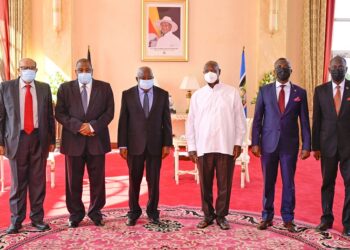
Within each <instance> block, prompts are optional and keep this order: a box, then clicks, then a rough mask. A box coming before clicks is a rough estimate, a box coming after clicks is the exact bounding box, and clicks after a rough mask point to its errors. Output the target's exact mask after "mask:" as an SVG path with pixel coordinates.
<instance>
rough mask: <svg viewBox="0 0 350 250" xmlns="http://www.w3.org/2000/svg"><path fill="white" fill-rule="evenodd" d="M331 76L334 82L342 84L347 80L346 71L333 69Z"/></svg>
mask: <svg viewBox="0 0 350 250" xmlns="http://www.w3.org/2000/svg"><path fill="white" fill-rule="evenodd" d="M331 76H332V79H333V81H336V82H341V81H342V80H343V79H344V78H345V69H341V68H339V69H332V70H331Z"/></svg>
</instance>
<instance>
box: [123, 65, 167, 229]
mask: <svg viewBox="0 0 350 250" xmlns="http://www.w3.org/2000/svg"><path fill="white" fill-rule="evenodd" d="M136 81H137V82H138V85H137V86H134V87H132V88H130V89H128V90H125V91H124V92H123V95H122V104H121V110H120V117H119V127H118V146H119V149H120V155H121V156H122V157H123V158H124V159H126V160H127V163H128V168H129V208H130V211H129V212H128V220H127V221H126V225H127V226H134V225H135V224H136V221H137V219H138V218H139V217H140V216H141V213H142V210H141V207H140V205H139V195H140V185H141V181H142V177H143V171H144V168H145V165H146V179H147V185H148V193H149V194H148V197H149V200H148V203H147V209H146V212H147V216H148V218H149V219H150V221H151V222H152V223H154V224H159V211H158V201H159V177H160V167H161V164H162V159H163V158H165V157H166V156H167V155H168V154H169V152H170V147H171V146H172V144H173V143H172V129H171V119H170V108H169V95H168V92H166V91H165V90H163V89H161V88H158V87H155V86H153V73H152V70H151V69H150V68H149V67H141V68H139V69H138V71H137V76H136Z"/></svg>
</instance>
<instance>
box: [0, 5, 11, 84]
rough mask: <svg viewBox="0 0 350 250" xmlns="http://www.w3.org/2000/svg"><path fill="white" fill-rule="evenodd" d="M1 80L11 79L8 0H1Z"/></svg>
mask: <svg viewBox="0 0 350 250" xmlns="http://www.w3.org/2000/svg"><path fill="white" fill-rule="evenodd" d="M0 43H1V44H0V81H5V80H10V41H9V9H8V0H0Z"/></svg>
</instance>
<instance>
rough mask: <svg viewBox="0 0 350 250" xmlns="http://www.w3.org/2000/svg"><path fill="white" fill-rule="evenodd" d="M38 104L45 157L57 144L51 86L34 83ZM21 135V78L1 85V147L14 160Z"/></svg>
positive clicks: (41, 139)
mask: <svg viewBox="0 0 350 250" xmlns="http://www.w3.org/2000/svg"><path fill="white" fill-rule="evenodd" d="M34 84H35V90H36V95H37V103H38V126H39V127H38V130H39V139H40V146H41V150H42V154H43V156H44V157H45V158H46V157H47V155H48V153H49V145H50V144H55V143H56V134H55V133H56V129H55V119H54V116H53V105H52V96H51V90H50V86H49V85H48V84H47V83H43V82H38V81H34ZM20 134H21V116H20V100H19V78H17V79H15V80H11V81H6V82H3V83H1V86H0V145H1V146H5V149H6V150H5V154H6V157H7V158H9V159H14V158H15V156H16V153H17V148H18V142H19V137H20Z"/></svg>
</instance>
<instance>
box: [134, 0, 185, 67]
mask: <svg viewBox="0 0 350 250" xmlns="http://www.w3.org/2000/svg"><path fill="white" fill-rule="evenodd" d="M141 1H142V34H141V36H142V61H156V62H157V61H158V62H187V61H188V0H141Z"/></svg>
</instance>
